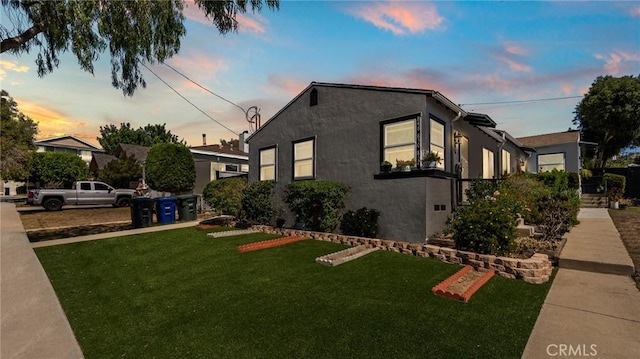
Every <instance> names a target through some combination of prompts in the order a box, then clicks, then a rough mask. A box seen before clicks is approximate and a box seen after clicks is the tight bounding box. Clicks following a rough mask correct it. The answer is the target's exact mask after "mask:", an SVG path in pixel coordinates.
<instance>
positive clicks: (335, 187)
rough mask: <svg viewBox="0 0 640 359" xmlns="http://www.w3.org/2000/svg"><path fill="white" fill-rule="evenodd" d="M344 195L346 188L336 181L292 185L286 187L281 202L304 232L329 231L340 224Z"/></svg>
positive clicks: (347, 188) (347, 190)
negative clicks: (282, 201)
mask: <svg viewBox="0 0 640 359" xmlns="http://www.w3.org/2000/svg"><path fill="white" fill-rule="evenodd" d="M347 192H349V187H348V186H347V185H345V184H344V183H340V182H332V181H301V182H293V183H291V184H290V185H289V186H288V187H287V191H286V198H285V202H286V203H287V204H288V205H289V209H291V212H292V213H293V214H294V215H295V216H296V222H297V223H300V224H302V225H303V226H304V229H308V230H312V231H318V232H332V231H333V230H334V229H335V228H336V227H337V226H338V223H339V222H340V210H341V209H342V208H344V202H343V199H344V197H345V196H346V195H347Z"/></svg>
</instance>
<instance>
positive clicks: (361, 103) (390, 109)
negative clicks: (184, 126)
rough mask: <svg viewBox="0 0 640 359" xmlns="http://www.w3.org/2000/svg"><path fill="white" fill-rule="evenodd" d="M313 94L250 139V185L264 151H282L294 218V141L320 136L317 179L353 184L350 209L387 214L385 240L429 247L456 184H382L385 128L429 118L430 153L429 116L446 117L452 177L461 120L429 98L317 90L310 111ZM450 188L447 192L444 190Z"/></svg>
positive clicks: (279, 191) (282, 185) (280, 180)
mask: <svg viewBox="0 0 640 359" xmlns="http://www.w3.org/2000/svg"><path fill="white" fill-rule="evenodd" d="M312 88H314V87H312ZM312 88H310V89H308V90H307V92H305V93H303V94H302V95H300V96H299V97H298V98H297V100H296V101H294V102H292V103H290V104H289V105H288V107H287V108H286V109H284V110H283V111H282V112H280V113H279V114H278V115H276V117H274V118H272V119H271V120H270V121H269V122H268V123H267V124H265V125H264V126H263V128H261V129H260V132H259V133H257V134H255V135H254V136H253V137H251V138H250V139H249V145H250V146H249V149H250V156H249V166H250V171H249V181H250V182H253V181H257V180H259V174H260V167H259V158H260V152H259V151H260V149H262V148H265V147H269V146H273V145H277V151H276V157H277V161H276V203H278V204H279V205H281V206H282V209H284V210H286V211H287V212H288V209H287V208H286V204H284V203H282V200H283V197H284V195H285V194H284V191H285V189H286V187H287V185H288V184H289V183H291V181H292V180H293V179H292V176H293V174H292V170H293V145H292V141H295V140H300V139H305V138H311V137H313V138H314V139H315V174H316V177H315V179H316V180H331V181H340V182H343V183H345V184H347V185H349V186H350V187H351V191H350V192H349V194H348V197H347V200H346V205H347V208H348V209H357V208H360V207H367V208H374V209H376V210H378V211H380V212H382V216H381V217H380V220H379V226H380V234H379V237H381V238H389V239H397V240H409V241H424V239H425V236H426V235H427V234H428V233H427V229H426V227H427V225H429V226H430V227H432V226H437V227H438V228H439V227H440V226H439V225H440V222H442V224H444V222H445V221H446V218H447V216H448V215H449V214H450V213H451V208H450V207H451V204H450V203H451V197H450V196H451V186H450V181H448V180H434V181H437V182H435V183H438V184H437V185H436V188H432V185H433V181H432V179H427V178H424V177H420V178H402V179H388V180H374V178H373V176H374V174H376V173H379V171H380V161H381V158H380V151H381V148H380V146H381V145H380V122H381V121H384V120H390V119H394V118H399V117H403V116H407V115H412V114H421V116H422V121H421V127H422V129H421V135H422V145H423V148H422V151H424V150H427V149H428V146H429V138H428V133H429V121H428V120H429V115H433V116H436V117H438V118H439V119H440V120H441V121H443V122H444V123H445V138H446V139H447V140H446V141H447V152H446V159H447V165H446V166H447V170H451V171H452V170H453V162H452V160H453V159H452V153H451V144H450V142H449V141H450V138H451V137H452V136H451V119H452V118H453V117H454V116H455V114H453V112H452V111H450V110H447V109H446V108H444V107H443V106H441V105H439V104H437V103H436V102H435V101H434V100H433V99H431V98H428V97H427V96H426V95H424V94H411V93H397V92H386V91H372V90H361V89H352V88H327V87H321V86H319V87H316V89H317V91H318V104H317V105H315V106H310V104H309V92H310V91H311V89H312ZM441 182H442V183H446V185H442V184H440V183H441ZM444 187H446V188H447V190H446V191H442V188H444ZM427 188H429V191H427ZM432 198H434V199H432ZM425 199H426V200H425ZM436 200H437V201H438V202H443V203H442V204H444V205H446V211H442V213H438V215H437V216H432V217H431V219H429V220H426V219H425V217H426V213H427V206H429V205H430V204H431V203H432V201H436ZM431 208H433V206H432V205H431ZM287 217H288V218H287V219H288V222H287V224H286V225H287V226H292V225H293V223H292V221H293V220H294V219H293V218H292V216H291V214H290V213H287ZM436 222H437V223H436Z"/></svg>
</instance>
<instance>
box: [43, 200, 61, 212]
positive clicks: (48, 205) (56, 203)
mask: <svg viewBox="0 0 640 359" xmlns="http://www.w3.org/2000/svg"><path fill="white" fill-rule="evenodd" d="M42 206H43V207H44V209H45V210H47V211H59V210H61V209H62V201H61V200H60V199H58V198H49V199H48V200H46V201H44V204H43V205H42Z"/></svg>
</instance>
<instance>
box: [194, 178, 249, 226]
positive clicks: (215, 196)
mask: <svg viewBox="0 0 640 359" xmlns="http://www.w3.org/2000/svg"><path fill="white" fill-rule="evenodd" d="M246 187H247V178H246V177H230V178H223V179H219V180H216V181H211V182H209V184H207V186H206V187H205V188H204V191H203V192H202V196H203V198H204V200H205V201H206V202H207V203H208V204H209V205H211V206H212V207H213V208H215V210H216V211H217V212H219V213H221V214H229V215H232V216H235V217H240V214H241V211H242V194H243V192H244V189H245V188H246Z"/></svg>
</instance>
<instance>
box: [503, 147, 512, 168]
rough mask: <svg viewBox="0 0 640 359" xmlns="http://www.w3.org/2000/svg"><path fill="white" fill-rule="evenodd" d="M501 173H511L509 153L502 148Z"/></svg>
mask: <svg viewBox="0 0 640 359" xmlns="http://www.w3.org/2000/svg"><path fill="white" fill-rule="evenodd" d="M501 169H502V173H511V153H510V152H509V151H507V150H505V149H503V150H502V167H501Z"/></svg>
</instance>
